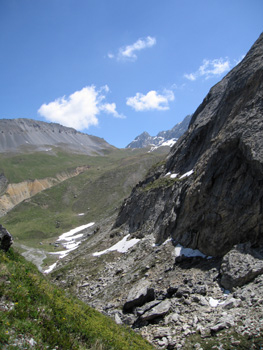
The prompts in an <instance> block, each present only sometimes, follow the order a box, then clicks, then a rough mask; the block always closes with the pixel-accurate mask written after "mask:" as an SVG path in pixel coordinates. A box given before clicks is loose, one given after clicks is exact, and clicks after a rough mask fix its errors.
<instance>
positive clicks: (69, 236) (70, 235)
mask: <svg viewBox="0 0 263 350" xmlns="http://www.w3.org/2000/svg"><path fill="white" fill-rule="evenodd" d="M93 225H94V222H90V223H89V224H86V225H82V226H79V227H76V228H74V229H72V230H70V231H68V232H65V233H63V234H62V235H60V236H59V238H58V239H57V242H59V241H63V242H62V246H63V247H64V248H65V249H66V250H60V251H58V252H50V253H49V254H50V255H59V259H63V258H65V256H67V255H68V254H69V253H70V252H71V251H72V250H75V249H76V248H77V247H78V246H79V245H80V244H81V240H80V239H81V238H82V237H83V233H79V234H78V235H76V233H78V232H80V231H83V230H84V229H86V228H88V227H91V226H93ZM56 265H57V263H54V264H52V265H51V266H49V267H48V268H47V269H46V270H45V271H44V273H49V272H51V271H52V270H53V269H54V268H55V267H56Z"/></svg>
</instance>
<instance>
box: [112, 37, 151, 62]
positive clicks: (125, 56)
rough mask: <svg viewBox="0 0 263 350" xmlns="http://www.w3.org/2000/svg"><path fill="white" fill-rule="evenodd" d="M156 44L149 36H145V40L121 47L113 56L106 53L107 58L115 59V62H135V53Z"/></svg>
mask: <svg viewBox="0 0 263 350" xmlns="http://www.w3.org/2000/svg"><path fill="white" fill-rule="evenodd" d="M155 44H156V39H155V38H154V37H151V36H147V37H146V38H141V39H138V40H137V41H136V42H135V43H133V44H132V45H127V46H125V47H121V48H120V49H119V51H118V53H117V55H114V54H112V53H108V57H109V58H111V59H112V58H115V57H116V58H117V60H129V61H135V60H136V59H137V52H138V51H141V50H143V49H147V48H150V47H152V46H154V45H155Z"/></svg>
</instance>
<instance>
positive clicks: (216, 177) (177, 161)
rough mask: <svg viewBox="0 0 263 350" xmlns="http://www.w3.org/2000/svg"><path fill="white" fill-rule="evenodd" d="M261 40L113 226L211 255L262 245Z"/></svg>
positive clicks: (215, 90) (206, 102) (217, 88)
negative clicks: (235, 247) (238, 246)
mask: <svg viewBox="0 0 263 350" xmlns="http://www.w3.org/2000/svg"><path fill="white" fill-rule="evenodd" d="M262 135H263V34H261V36H260V37H259V39H258V40H257V41H256V43H255V44H254V45H253V47H252V48H251V50H250V51H249V52H248V54H247V55H246V57H245V58H244V59H243V61H242V62H241V63H240V64H239V65H237V66H236V67H235V68H234V69H233V70H232V71H231V72H230V73H229V74H228V75H227V76H226V77H225V78H224V79H223V80H222V81H221V82H219V83H218V84H217V85H215V86H214V87H213V88H212V89H211V90H210V92H209V93H208V95H207V96H206V97H205V99H204V101H203V102H202V104H201V105H200V106H199V107H198V109H197V110H196V112H195V113H194V115H193V117H192V120H191V122H190V125H189V128H188V131H187V132H186V133H185V134H184V135H183V136H182V137H181V138H180V139H179V141H178V142H177V143H176V144H175V146H174V147H173V149H172V150H171V152H170V154H169V156H168V158H167V161H166V163H165V164H162V165H160V166H159V167H158V169H157V170H154V171H152V172H151V173H150V174H149V176H148V177H147V178H146V179H145V181H143V182H141V183H140V184H139V185H138V186H137V187H136V188H135V189H134V190H133V192H132V194H131V196H130V197H129V198H128V199H127V200H126V201H125V202H124V203H123V205H122V208H121V210H120V213H119V216H118V218H117V220H116V224H115V227H120V226H122V227H123V228H124V229H126V230H128V231H129V232H130V233H133V234H134V235H135V236H138V237H140V236H144V235H146V234H148V233H149V232H153V233H154V234H155V237H156V242H157V243H161V242H163V241H164V240H165V239H167V238H168V237H172V238H173V240H174V241H175V242H177V243H181V244H182V245H184V246H188V247H191V248H193V249H199V250H200V251H202V252H203V253H205V254H207V255H212V256H222V255H224V254H225V253H226V252H227V251H229V250H230V249H231V248H232V246H233V245H235V244H238V243H242V242H247V241H250V242H251V243H252V244H257V243H259V242H261V241H262V240H263V232H262V231H263V216H262V208H263V186H262V184H263V139H262Z"/></svg>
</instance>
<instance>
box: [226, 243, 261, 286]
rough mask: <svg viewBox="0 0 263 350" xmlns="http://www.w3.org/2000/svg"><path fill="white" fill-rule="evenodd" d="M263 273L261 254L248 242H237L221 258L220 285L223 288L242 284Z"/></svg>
mask: <svg viewBox="0 0 263 350" xmlns="http://www.w3.org/2000/svg"><path fill="white" fill-rule="evenodd" d="M262 273H263V256H262V255H261V254H260V253H258V252H257V251H256V250H255V249H252V248H251V245H250V243H246V244H238V245H236V246H235V247H234V248H233V249H231V250H230V251H229V252H228V253H227V254H226V255H225V256H224V257H223V260H222V264H221V275H222V277H221V281H220V283H221V285H222V287H224V288H225V289H229V290H230V291H232V290H233V288H234V287H238V286H243V285H244V284H246V283H248V282H250V281H252V280H253V279H254V278H255V277H256V276H258V275H260V274H262Z"/></svg>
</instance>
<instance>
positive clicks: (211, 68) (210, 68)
mask: <svg viewBox="0 0 263 350" xmlns="http://www.w3.org/2000/svg"><path fill="white" fill-rule="evenodd" d="M230 68H231V64H230V60H229V59H228V57H226V58H216V59H214V60H207V59H204V60H203V64H202V65H201V66H200V67H199V68H198V70H197V71H196V72H194V73H189V74H184V77H185V78H186V79H188V80H191V81H194V80H196V79H198V78H200V77H204V78H205V79H209V78H212V77H215V76H220V75H221V74H223V73H226V72H228V71H229V70H230Z"/></svg>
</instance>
